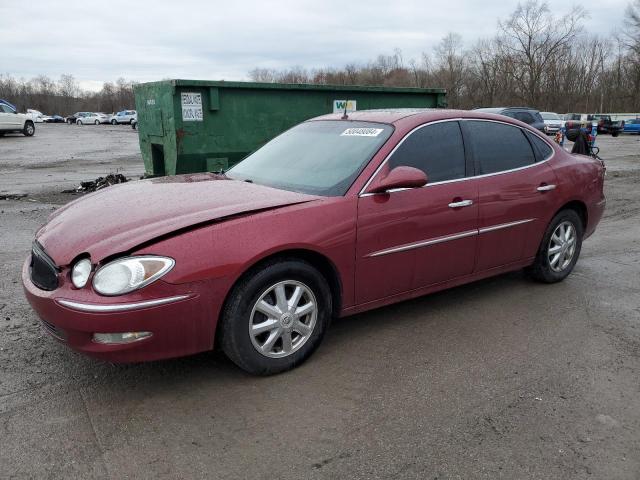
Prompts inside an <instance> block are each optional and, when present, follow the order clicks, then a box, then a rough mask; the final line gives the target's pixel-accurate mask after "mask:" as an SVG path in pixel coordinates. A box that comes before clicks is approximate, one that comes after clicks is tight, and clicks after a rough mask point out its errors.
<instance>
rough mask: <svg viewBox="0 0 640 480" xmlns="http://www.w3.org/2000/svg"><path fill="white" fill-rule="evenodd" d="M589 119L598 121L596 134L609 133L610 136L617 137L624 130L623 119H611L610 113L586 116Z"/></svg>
mask: <svg viewBox="0 0 640 480" xmlns="http://www.w3.org/2000/svg"><path fill="white" fill-rule="evenodd" d="M588 120H589V121H593V122H598V135H600V134H604V133H609V134H611V136H612V137H617V136H618V135H620V132H622V131H623V130H624V123H625V122H624V121H623V120H612V119H611V115H604V114H601V113H596V114H593V115H589V116H588Z"/></svg>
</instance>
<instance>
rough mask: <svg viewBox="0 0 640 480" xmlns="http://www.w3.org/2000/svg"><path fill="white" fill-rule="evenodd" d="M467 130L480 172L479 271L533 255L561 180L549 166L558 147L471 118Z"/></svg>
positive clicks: (514, 128) (516, 130) (510, 127)
mask: <svg viewBox="0 0 640 480" xmlns="http://www.w3.org/2000/svg"><path fill="white" fill-rule="evenodd" d="M463 128H464V133H465V140H466V143H467V144H468V145H469V146H470V148H471V151H472V152H473V158H474V162H475V169H476V173H477V174H478V177H477V180H478V194H479V203H480V210H479V221H478V227H479V235H478V258H477V262H476V271H484V270H489V269H491V268H496V267H501V266H503V265H508V264H510V263H515V262H518V261H520V260H522V259H524V258H529V257H533V256H534V255H535V252H536V251H537V248H538V245H539V242H540V241H541V238H542V235H543V233H544V231H545V229H546V227H547V225H548V223H549V220H550V216H551V215H552V214H553V208H554V205H555V204H556V202H555V192H554V190H555V187H556V183H557V182H556V177H555V173H554V171H553V169H552V168H551V167H550V166H549V165H548V162H546V160H547V159H548V158H549V157H550V156H551V155H552V154H553V149H552V148H551V147H550V146H549V145H548V144H547V143H546V141H544V140H542V138H541V137H539V136H538V135H536V134H534V133H531V132H527V133H525V130H524V129H521V128H519V127H517V126H515V125H510V124H506V123H501V122H496V121H484V120H469V121H465V122H463ZM534 142H541V144H540V145H539V146H538V145H537V144H535V143H534ZM545 147H546V148H545ZM543 151H544V153H543Z"/></svg>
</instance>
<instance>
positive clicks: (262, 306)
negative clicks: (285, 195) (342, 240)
mask: <svg viewBox="0 0 640 480" xmlns="http://www.w3.org/2000/svg"><path fill="white" fill-rule="evenodd" d="M330 320H331V293H330V290H329V286H328V285H327V282H326V280H325V279H324V277H323V276H322V275H321V274H320V272H318V271H317V270H316V269H315V268H314V267H313V266H312V265H310V264H309V263H307V262H305V261H301V260H294V259H289V260H279V261H273V262H270V263H267V264H265V265H263V266H262V267H261V268H260V269H259V270H256V271H253V272H251V273H250V274H249V275H245V277H244V278H243V279H242V280H241V281H240V282H239V283H238V284H237V285H236V286H235V287H234V289H233V291H232V292H231V295H230V297H229V300H228V301H227V303H226V305H225V308H224V311H223V314H222V318H221V322H222V323H221V325H220V345H221V347H222V349H223V351H224V352H225V353H226V355H227V356H228V357H229V358H230V359H231V360H232V361H233V362H234V363H235V364H236V365H238V366H239V367H240V368H242V369H243V370H245V371H247V372H249V373H252V374H255V375H270V374H274V373H280V372H284V371H286V370H289V369H291V368H294V367H296V366H297V365H299V364H301V363H302V362H304V361H305V360H306V359H307V358H308V357H309V356H310V355H311V354H312V353H313V351H314V350H315V349H316V348H317V347H318V345H319V344H320V342H321V341H322V338H323V337H324V334H325V331H326V329H327V326H328V325H329V322H330Z"/></svg>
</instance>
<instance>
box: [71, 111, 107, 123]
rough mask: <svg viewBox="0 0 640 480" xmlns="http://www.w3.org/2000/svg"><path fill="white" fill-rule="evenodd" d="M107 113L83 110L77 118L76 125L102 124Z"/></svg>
mask: <svg viewBox="0 0 640 480" xmlns="http://www.w3.org/2000/svg"><path fill="white" fill-rule="evenodd" d="M104 118H105V115H103V114H101V113H95V112H83V114H82V115H81V116H79V117H78V118H77V119H76V125H100V124H101V123H105V122H104Z"/></svg>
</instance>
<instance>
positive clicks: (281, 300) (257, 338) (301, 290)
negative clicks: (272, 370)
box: [249, 280, 318, 358]
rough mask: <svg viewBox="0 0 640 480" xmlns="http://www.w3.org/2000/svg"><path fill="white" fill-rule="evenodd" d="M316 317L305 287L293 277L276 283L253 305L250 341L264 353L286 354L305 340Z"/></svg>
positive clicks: (275, 356)
mask: <svg viewBox="0 0 640 480" xmlns="http://www.w3.org/2000/svg"><path fill="white" fill-rule="evenodd" d="M317 318H318V303H317V301H316V297H315V295H314V294H313V292H312V291H311V289H310V288H309V287H307V286H306V285H305V284H304V283H301V282H298V281H296V280H285V281H283V282H279V283H276V284H275V285H272V286H270V287H269V288H267V289H266V290H265V291H264V292H263V293H262V295H260V297H259V298H258V301H257V302H256V303H255V305H254V306H253V310H252V311H251V316H250V318H249V336H250V338H251V343H252V344H253V346H254V348H255V349H256V350H257V351H258V352H259V353H260V354H262V355H264V356H266V357H271V358H282V357H287V356H289V355H291V354H292V353H294V352H296V351H297V350H299V349H300V348H301V347H302V346H303V345H304V344H305V343H306V342H307V340H309V338H310V337H311V335H312V334H313V330H314V327H315V326H316V321H317Z"/></svg>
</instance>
